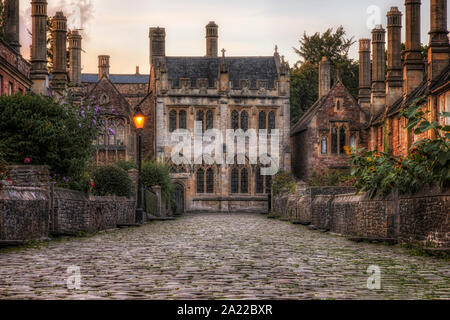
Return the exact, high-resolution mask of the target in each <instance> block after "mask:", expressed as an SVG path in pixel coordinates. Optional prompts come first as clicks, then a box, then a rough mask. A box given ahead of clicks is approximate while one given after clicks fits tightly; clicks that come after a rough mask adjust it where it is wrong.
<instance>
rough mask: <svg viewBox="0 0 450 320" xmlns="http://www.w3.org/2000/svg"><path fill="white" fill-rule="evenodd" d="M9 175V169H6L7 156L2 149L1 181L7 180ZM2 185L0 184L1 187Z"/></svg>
mask: <svg viewBox="0 0 450 320" xmlns="http://www.w3.org/2000/svg"><path fill="white" fill-rule="evenodd" d="M7 177H8V171H7V169H6V161H5V156H4V154H3V153H2V152H1V150H0V181H2V180H5V179H6V178H7ZM1 188H2V185H1V184H0V189H1Z"/></svg>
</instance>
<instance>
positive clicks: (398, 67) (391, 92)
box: [386, 7, 403, 107]
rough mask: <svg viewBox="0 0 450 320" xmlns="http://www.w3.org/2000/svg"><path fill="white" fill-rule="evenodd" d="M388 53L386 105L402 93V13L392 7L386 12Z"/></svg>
mask: <svg viewBox="0 0 450 320" xmlns="http://www.w3.org/2000/svg"><path fill="white" fill-rule="evenodd" d="M387 32H388V50H387V52H388V55H387V81H386V105H387V106H388V107H390V106H392V105H393V104H394V103H395V102H396V101H397V100H398V99H400V98H401V97H402V94H403V74H402V48H401V44H402V13H401V12H400V11H399V10H398V8H397V7H392V8H391V10H390V11H389V12H388V13H387Z"/></svg>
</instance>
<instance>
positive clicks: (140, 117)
mask: <svg viewBox="0 0 450 320" xmlns="http://www.w3.org/2000/svg"><path fill="white" fill-rule="evenodd" d="M145 120H146V116H145V115H144V114H143V113H142V110H141V108H140V107H139V106H138V107H136V109H135V113H134V116H133V122H134V126H135V127H136V132H137V145H138V169H139V174H138V194H137V207H136V224H142V223H143V222H144V210H143V209H142V129H144V125H145Z"/></svg>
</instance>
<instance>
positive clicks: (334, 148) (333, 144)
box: [331, 127, 338, 154]
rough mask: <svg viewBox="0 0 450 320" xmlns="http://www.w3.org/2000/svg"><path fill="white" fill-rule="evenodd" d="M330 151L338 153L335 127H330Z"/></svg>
mask: <svg viewBox="0 0 450 320" xmlns="http://www.w3.org/2000/svg"><path fill="white" fill-rule="evenodd" d="M331 153H332V154H337V153H338V130H337V128H336V127H333V128H332V129H331Z"/></svg>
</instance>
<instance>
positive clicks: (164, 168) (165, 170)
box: [142, 160, 175, 207]
mask: <svg viewBox="0 0 450 320" xmlns="http://www.w3.org/2000/svg"><path fill="white" fill-rule="evenodd" d="M142 184H143V185H144V186H145V187H147V188H151V187H153V186H160V187H161V192H162V198H163V201H164V202H165V203H166V204H167V205H168V207H169V206H170V207H173V204H174V203H175V199H174V196H173V194H174V190H175V187H174V185H173V182H172V179H171V177H170V166H169V165H168V164H167V163H165V162H160V161H157V160H152V161H146V162H144V164H143V165H142Z"/></svg>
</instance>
